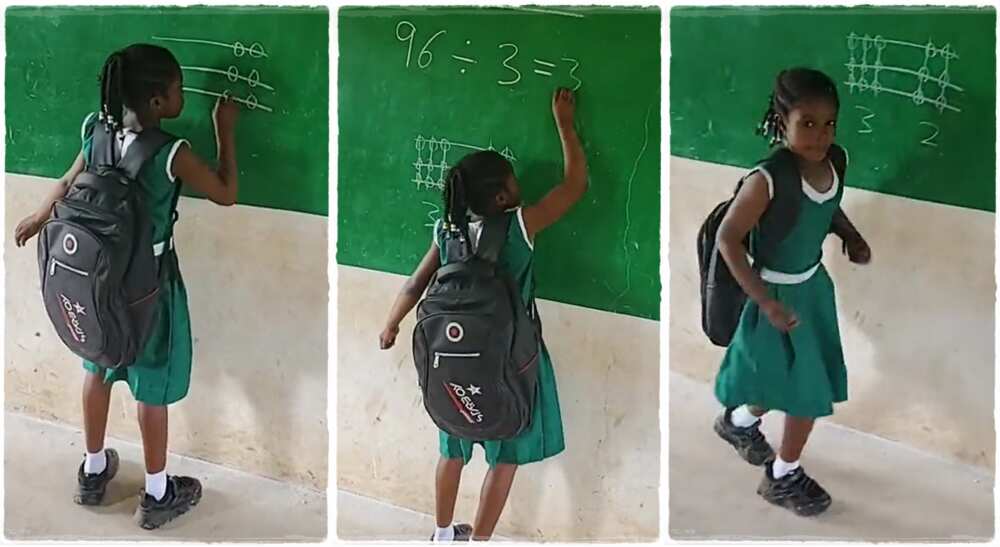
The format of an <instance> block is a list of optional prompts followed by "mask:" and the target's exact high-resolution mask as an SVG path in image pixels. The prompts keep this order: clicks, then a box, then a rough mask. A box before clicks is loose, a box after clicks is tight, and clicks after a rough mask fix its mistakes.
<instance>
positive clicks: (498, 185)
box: [379, 89, 587, 541]
mask: <svg viewBox="0 0 1000 547" xmlns="http://www.w3.org/2000/svg"><path fill="white" fill-rule="evenodd" d="M575 109H576V105H575V99H574V97H573V94H572V92H571V91H569V90H567V89H557V90H556V92H555V94H554V96H553V100H552V114H553V116H554V118H555V122H556V128H557V129H558V130H559V137H560V139H561V141H562V149H563V162H564V174H563V182H562V183H561V184H559V185H558V186H556V187H555V188H553V189H552V190H551V191H550V192H549V193H548V195H546V196H545V197H544V198H542V200H541V201H539V202H538V203H537V204H535V205H531V206H527V207H522V206H521V191H520V188H519V187H518V184H517V179H516V178H515V177H514V169H513V167H512V166H511V164H510V163H509V162H508V161H507V160H506V159H504V157H503V156H501V155H500V154H497V153H496V152H493V151H484V152H476V153H474V154H470V155H468V156H466V157H464V158H463V159H462V161H460V162H459V163H458V164H456V165H455V166H454V167H452V168H451V170H450V171H449V174H448V181H447V183H446V186H445V189H444V204H445V209H444V219H445V220H447V222H448V223H450V224H456V225H458V226H459V229H460V230H461V231H462V233H463V235H464V237H466V238H467V239H469V240H470V241H473V242H478V238H479V235H480V233H481V228H482V225H483V224H482V222H483V219H484V218H486V217H490V216H494V215H501V214H506V213H509V214H513V215H515V220H516V221H515V222H511V224H510V230H509V232H508V234H507V240H506V242H505V244H504V247H503V250H502V251H501V253H500V260H499V263H500V265H501V267H503V268H504V269H505V270H506V271H507V272H508V273H509V274H510V275H511V276H512V277H513V278H514V279H515V280H517V282H518V284H519V286H520V289H521V295H522V297H523V298H524V302H525V305H528V304H530V302H531V301H532V300H533V299H534V295H535V286H534V275H533V262H534V257H533V255H534V241H535V235H537V234H538V233H539V232H541V231H542V230H544V229H545V228H547V227H549V226H550V225H552V224H553V223H554V222H556V221H557V220H559V219H560V218H561V217H562V216H563V215H564V214H566V212H568V211H569V209H570V208H571V207H572V206H573V204H574V203H576V202H577V201H578V200H579V199H580V198H581V197H583V194H584V192H585V191H586V189H587V166H586V162H585V159H584V156H583V148H582V147H581V145H580V140H579V139H578V138H577V135H576V131H575V129H574V128H573V116H574V111H575ZM505 212H506V213H505ZM444 237H445V234H444V229H443V228H442V222H441V221H438V222H437V224H436V225H435V227H434V241H433V243H432V244H431V247H430V249H428V250H427V254H426V255H425V256H424V258H423V260H422V261H421V262H420V266H418V267H417V270H416V271H415V272H414V273H413V275H412V276H411V277H410V279H409V280H408V281H407V282H406V285H404V286H403V290H402V292H401V293H400V294H399V296H398V297H397V298H396V302H395V304H394V305H393V307H392V311H391V312H390V313H389V320H388V321H387V322H386V326H385V330H383V331H382V334H381V336H380V337H379V340H380V345H381V348H382V349H388V348H391V347H392V346H393V344H395V342H396V336H397V335H398V334H399V323H400V321H402V320H403V318H404V317H405V316H406V314H408V313H409V312H410V310H412V309H413V307H414V306H415V305H416V304H417V301H418V300H419V299H420V297H421V295H422V294H423V293H424V290H425V289H426V288H427V285H428V283H429V282H430V279H431V276H432V275H433V274H434V272H436V271H437V269H438V268H439V267H440V266H441V264H443V263H445V262H446V261H447V256H445V253H446V251H445V248H446V246H445V245H444V244H443V243H442V241H443V238H444ZM540 354H541V358H540V360H539V365H538V391H537V395H536V399H535V406H534V413H533V415H532V418H531V426H530V427H529V428H528V429H527V430H525V431H524V432H523V433H521V434H520V435H518V436H517V437H516V438H514V439H510V440H506V441H486V442H483V443H479V444H481V445H482V446H483V448H484V450H485V452H486V462H487V463H488V464H489V467H490V470H489V472H488V473H487V475H486V478H485V479H484V480H483V488H482V491H481V494H480V499H479V510H478V512H477V513H476V520H475V523H474V525H473V526H469V525H468V524H459V525H454V526H453V525H452V518H453V516H454V513H455V499H456V497H457V496H458V484H459V480H460V479H461V476H462V468H463V467H464V465H465V464H466V463H468V462H469V459H470V458H471V457H472V447H473V445H474V444H475V443H474V442H473V441H469V440H467V439H460V438H457V437H453V436H451V435H449V434H447V433H445V432H444V431H441V432H440V433H439V437H440V452H441V459H440V460H439V462H438V465H437V476H436V481H435V482H436V488H435V493H436V511H435V513H436V519H437V530H436V531H435V532H434V536H433V537H432V539H433V540H434V541H451V540H467V539H469V537H470V535H471V536H472V538H473V539H476V540H487V539H489V538H490V537H491V536H492V535H493V530H494V528H495V527H496V523H497V520H499V518H500V513H501V512H502V511H503V508H504V504H506V502H507V494H508V493H509V492H510V487H511V484H512V483H513V481H514V473H515V471H516V470H517V466H518V465H522V464H526V463H531V462H537V461H541V460H543V459H545V458H549V457H551V456H554V455H556V454H558V453H560V452H562V450H563V448H564V444H563V431H562V418H561V416H560V412H559V396H558V394H557V393H556V379H555V374H554V371H553V368H552V360H551V359H550V358H549V354H548V350H547V349H546V348H545V344H544V342H543V343H542V347H541V353H540Z"/></svg>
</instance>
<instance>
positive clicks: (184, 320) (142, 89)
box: [14, 44, 238, 529]
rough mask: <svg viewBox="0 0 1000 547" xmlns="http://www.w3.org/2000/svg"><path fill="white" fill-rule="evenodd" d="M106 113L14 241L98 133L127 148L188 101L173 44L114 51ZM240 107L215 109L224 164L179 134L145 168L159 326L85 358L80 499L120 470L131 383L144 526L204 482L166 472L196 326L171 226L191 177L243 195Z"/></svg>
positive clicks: (185, 501)
mask: <svg viewBox="0 0 1000 547" xmlns="http://www.w3.org/2000/svg"><path fill="white" fill-rule="evenodd" d="M100 83H101V110H100V112H101V113H100V114H97V113H92V114H90V115H88V116H87V117H86V118H84V121H83V127H82V129H81V137H82V141H83V143H82V151H81V152H80V153H79V154H78V155H77V157H76V160H75V161H74V162H73V165H72V166H71V167H70V168H69V171H67V172H66V174H64V175H63V176H62V178H61V179H60V180H59V182H58V183H57V184H56V186H55V187H54V188H53V189H52V191H51V192H50V193H49V195H48V196H47V197H46V199H45V201H44V202H42V205H41V207H39V209H38V211H36V212H35V213H34V214H32V215H29V216H28V217H27V218H25V219H24V220H22V221H21V222H20V223H19V224H18V225H17V228H16V229H15V232H14V238H15V243H16V244H17V246H19V247H20V246H23V245H24V244H25V243H26V242H27V241H28V240H29V239H31V237H32V236H34V235H35V234H37V233H38V231H39V229H40V228H41V225H42V223H43V222H45V220H46V219H48V218H49V214H50V212H51V210H52V207H53V205H54V204H55V202H56V201H58V200H59V199H61V198H62V197H63V196H65V195H66V193H67V191H68V190H69V187H70V185H71V184H72V181H73V179H74V178H76V176H77V175H78V174H79V173H81V172H82V171H83V170H84V169H85V168H86V167H87V166H88V163H89V157H90V151H91V147H92V144H93V134H94V132H95V131H111V132H113V133H114V134H115V135H116V137H117V138H116V139H115V142H116V147H120V154H121V155H124V154H125V151H126V150H127V149H128V147H129V146H130V145H131V144H132V142H134V141H135V138H136V136H137V135H138V134H139V133H141V132H142V131H143V129H144V128H149V127H159V125H160V121H161V120H163V119H173V118H176V117H178V116H179V115H180V113H181V110H182V109H183V108H184V97H183V95H182V92H181V85H182V73H181V67H180V65H179V64H178V63H177V60H176V59H175V58H174V56H173V54H171V53H170V52H169V51H168V50H166V49H164V48H162V47H157V46H152V45H146V44H135V45H131V46H129V47H127V48H125V49H123V50H120V51H116V52H114V53H112V54H111V55H110V56H109V57H108V59H107V61H106V62H105V63H104V68H103V70H102V72H101V75H100ZM237 114H238V110H237V107H236V105H235V103H233V102H232V101H228V100H227V101H219V102H217V103H216V105H215V109H214V111H213V113H212V116H213V121H214V124H215V133H216V142H217V144H218V167H217V168H215V169H213V168H210V167H209V166H208V165H206V164H205V163H204V162H203V161H202V160H201V159H199V158H198V156H197V155H195V154H194V152H192V151H191V147H190V145H189V144H188V142H187V141H185V140H183V139H175V140H173V141H171V142H168V143H167V144H166V145H165V146H163V148H161V149H160V151H159V152H158V153H157V154H156V155H155V156H154V157H153V158H152V159H150V160H149V161H148V162H147V163H146V164H145V165H143V167H142V169H141V171H140V173H139V177H138V182H139V184H140V188H141V192H142V197H143V198H144V199H143V201H144V203H145V204H146V206H147V207H148V213H149V215H150V218H151V219H152V224H153V241H154V242H156V245H157V246H158V247H159V250H160V251H161V252H162V254H160V253H157V246H154V253H156V254H159V256H160V264H161V265H160V267H161V268H167V269H168V271H167V274H166V275H163V276H161V279H163V281H162V284H161V287H160V293H159V294H160V296H159V301H158V304H157V305H158V307H159V310H158V312H157V317H158V320H157V324H156V326H155V327H154V331H153V335H152V337H151V338H150V340H149V342H148V344H147V345H146V346H145V348H144V349H143V352H142V354H141V355H140V356H139V358H138V359H137V360H136V362H135V363H134V364H133V365H131V366H129V367H123V368H119V369H102V368H100V367H98V366H97V365H95V364H94V363H90V362H86V361H85V362H84V364H83V366H84V369H85V370H86V373H85V379H84V384H83V419H84V430H85V436H86V442H87V453H86V455H85V457H84V461H83V463H82V464H81V465H80V468H79V470H78V472H77V485H78V491H77V495H76V496H75V498H74V501H75V502H76V503H78V504H81V505H98V504H100V503H101V500H102V499H103V497H104V491H105V489H106V487H107V485H108V482H110V481H111V479H112V478H114V476H115V473H117V471H118V453H117V452H116V451H115V450H114V449H113V448H107V449H105V448H104V432H105V429H106V427H107V420H108V406H109V404H110V400H111V387H112V384H113V383H114V382H115V381H117V380H123V381H126V382H128V385H129V387H130V389H131V391H132V395H133V396H134V397H135V399H136V401H137V403H138V416H139V429H140V431H141V432H142V444H143V454H144V457H145V464H146V487H145V489H144V490H143V491H142V492H141V493H140V504H139V507H138V508H137V509H136V519H137V520H138V522H139V524H140V525H141V526H142V527H143V528H145V529H153V528H157V527H159V526H162V525H163V524H165V523H167V522H169V521H170V520H172V519H173V518H175V517H177V516H179V515H181V514H183V513H185V512H186V511H187V510H188V509H190V508H191V507H192V506H194V505H197V503H198V501H199V499H200V498H201V484H200V483H199V482H198V480H197V479H194V478H192V477H182V476H176V475H167V473H166V463H167V405H169V404H171V403H175V402H177V401H179V400H181V399H182V398H184V396H185V395H186V394H187V391H188V385H189V381H190V378H191V354H192V350H191V324H190V318H189V316H188V303H187V292H186V291H185V288H184V281H183V279H182V278H181V273H180V269H179V266H178V262H177V255H176V253H175V252H174V251H173V223H174V219H175V216H176V199H177V195H179V194H178V193H177V192H178V190H179V185H180V184H182V181H183V183H185V184H187V185H188V186H190V187H191V188H193V189H195V190H196V191H198V192H200V193H202V194H204V195H205V196H207V197H208V199H210V200H212V201H214V202H215V203H218V204H220V205H232V204H233V203H235V202H236V195H237V192H236V190H237V168H236V141H235V138H234V135H233V131H234V128H235V125H236V119H237Z"/></svg>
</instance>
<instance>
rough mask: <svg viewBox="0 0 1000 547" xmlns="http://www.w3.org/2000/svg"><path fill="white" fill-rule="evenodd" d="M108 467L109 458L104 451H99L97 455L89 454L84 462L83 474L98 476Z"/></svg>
mask: <svg viewBox="0 0 1000 547" xmlns="http://www.w3.org/2000/svg"><path fill="white" fill-rule="evenodd" d="M107 466H108V458H107V456H105V454H104V449H103V448H102V449H100V450H98V451H97V452H96V453H94V454H91V453H90V452H87V456H86V459H85V460H83V472H84V473H87V474H88V475H96V474H98V473H103V472H104V468H105V467H107Z"/></svg>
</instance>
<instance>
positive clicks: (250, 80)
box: [153, 36, 274, 112]
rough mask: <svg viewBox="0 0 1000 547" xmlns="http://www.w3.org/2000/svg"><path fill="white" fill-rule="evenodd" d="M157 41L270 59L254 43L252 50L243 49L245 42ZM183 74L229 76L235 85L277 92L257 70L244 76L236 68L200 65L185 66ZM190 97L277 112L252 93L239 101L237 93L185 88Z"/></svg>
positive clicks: (170, 39)
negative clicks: (203, 46) (194, 94)
mask: <svg viewBox="0 0 1000 547" xmlns="http://www.w3.org/2000/svg"><path fill="white" fill-rule="evenodd" d="M153 39H154V40H161V41H164V42H180V43H189V44H201V45H209V46H215V47H224V48H226V49H229V50H231V51H232V54H233V57H243V56H248V57H250V58H253V59H259V58H262V57H267V51H265V50H264V46H263V45H261V44H260V43H259V42H253V43H252V44H250V46H249V47H248V46H245V45H243V43H242V42H239V41H237V42H233V43H226V42H218V41H215V40H203V39H201V38H177V37H171V36H153ZM181 70H186V71H190V72H205V73H210V74H219V75H222V76H225V77H226V79H227V80H229V82H231V83H238V82H246V84H247V86H248V87H250V89H256V88H258V87H259V88H261V89H266V90H268V91H271V92H274V87H272V86H270V85H268V84H267V83H265V82H263V81H261V76H260V72H259V71H258V70H257V69H253V70H251V71H250V72H249V73H247V74H246V75H243V74H240V71H239V69H238V68H237V67H236V66H234V65H229V66H228V67H227V68H226V69H225V70H222V69H219V68H213V67H206V66H196V65H181ZM181 89H182V90H184V91H185V92H188V93H197V94H199V95H208V96H210V97H219V98H224V99H225V98H228V99H232V100H233V101H236V102H238V103H240V104H242V105H244V106H246V107H247V108H248V109H250V110H257V109H258V108H259V109H260V110H263V111H265V112H274V109H273V108H271V107H270V106H267V105H265V104H262V103H261V102H260V100H259V99H258V98H257V96H256V95H254V93H253V92H250V93H248V94H247V95H246V97H238V96H235V95H234V94H233V90H232V89H230V88H228V87H226V88H223V89H222V90H221V91H215V90H211V89H202V88H199V87H191V86H184V87H182V88H181Z"/></svg>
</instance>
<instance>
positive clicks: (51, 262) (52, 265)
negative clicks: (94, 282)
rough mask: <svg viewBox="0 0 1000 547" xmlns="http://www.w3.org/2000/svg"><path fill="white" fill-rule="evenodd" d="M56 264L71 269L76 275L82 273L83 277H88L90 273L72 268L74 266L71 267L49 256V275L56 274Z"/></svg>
mask: <svg viewBox="0 0 1000 547" xmlns="http://www.w3.org/2000/svg"><path fill="white" fill-rule="evenodd" d="M56 266H62V267H63V268H65V269H67V270H69V271H71V272H73V273H75V274H77V275H82V276H83V277H89V276H90V274H88V273H87V272H85V271H83V270H78V269H76V268H74V267H72V266H70V265H68V264H65V263H63V262H60V261H58V260H56V259H55V258H49V276H50V277H51V276H53V275H56Z"/></svg>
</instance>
